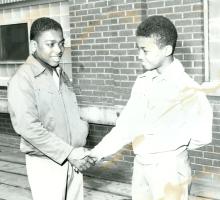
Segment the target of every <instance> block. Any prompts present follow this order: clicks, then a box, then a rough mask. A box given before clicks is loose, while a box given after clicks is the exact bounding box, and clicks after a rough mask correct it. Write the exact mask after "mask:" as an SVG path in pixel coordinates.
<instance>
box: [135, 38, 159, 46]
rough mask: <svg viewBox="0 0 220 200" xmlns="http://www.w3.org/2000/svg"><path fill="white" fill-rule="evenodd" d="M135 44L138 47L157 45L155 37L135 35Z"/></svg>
mask: <svg viewBox="0 0 220 200" xmlns="http://www.w3.org/2000/svg"><path fill="white" fill-rule="evenodd" d="M137 45H138V47H147V48H149V47H155V45H157V43H156V40H155V38H153V37H144V36H137Z"/></svg>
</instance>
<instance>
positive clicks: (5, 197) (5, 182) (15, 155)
mask: <svg viewBox="0 0 220 200" xmlns="http://www.w3.org/2000/svg"><path fill="white" fill-rule="evenodd" d="M18 144H19V140H18V138H15V137H14V136H6V135H2V134H0V200H32V197H31V192H30V187H29V184H28V180H27V175H26V168H25V158H24V154H22V153H21V152H20V150H19V148H18V146H19V145H18ZM129 175H130V174H129ZM219 191H220V190H219V187H216V188H214V187H209V188H205V190H204V186H203V185H201V184H198V183H194V184H193V187H192V190H191V194H192V195H195V196H191V197H190V200H205V198H202V196H204V197H210V198H209V199H213V200H214V199H220V195H219ZM84 196H85V200H131V185H130V184H129V183H120V182H116V181H109V180H104V179H101V178H97V177H91V176H84ZM198 196H200V197H198Z"/></svg>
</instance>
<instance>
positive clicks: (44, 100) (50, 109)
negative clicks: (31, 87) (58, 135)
mask: <svg viewBox="0 0 220 200" xmlns="http://www.w3.org/2000/svg"><path fill="white" fill-rule="evenodd" d="M56 93H57V91H56V90H54V89H53V88H51V87H50V84H49V82H46V81H44V79H43V80H42V79H38V80H36V87H35V95H36V104H37V109H38V114H39V118H40V120H41V122H42V124H43V126H44V127H45V128H47V129H48V130H53V129H54V126H55V122H54V97H56V96H57V94H56Z"/></svg>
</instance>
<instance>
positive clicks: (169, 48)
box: [165, 45, 173, 56]
mask: <svg viewBox="0 0 220 200" xmlns="http://www.w3.org/2000/svg"><path fill="white" fill-rule="evenodd" d="M172 53H173V47H172V46H171V45H167V46H165V55H166V56H170V55H171V54H172Z"/></svg>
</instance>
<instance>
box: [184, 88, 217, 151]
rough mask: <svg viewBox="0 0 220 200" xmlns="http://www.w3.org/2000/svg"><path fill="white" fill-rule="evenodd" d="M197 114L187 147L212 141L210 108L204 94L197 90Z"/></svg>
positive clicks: (194, 146)
mask: <svg viewBox="0 0 220 200" xmlns="http://www.w3.org/2000/svg"><path fill="white" fill-rule="evenodd" d="M196 106H197V113H196V114H197V115H196V119H195V121H194V123H195V124H194V126H193V127H194V128H192V137H191V140H190V143H189V146H188V149H190V150H192V149H196V148H199V147H202V146H204V145H206V144H208V143H210V142H211V141H212V119H213V112H212V108H211V106H210V104H209V102H208V99H207V98H206V96H205V94H203V93H202V92H198V95H197V102H196Z"/></svg>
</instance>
